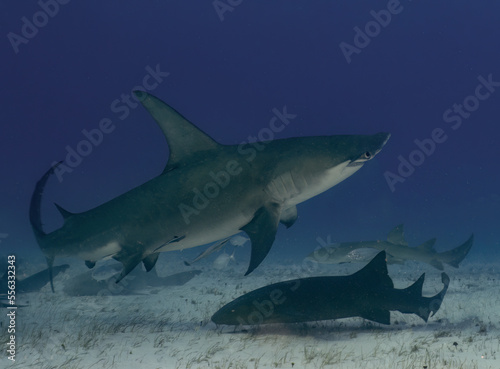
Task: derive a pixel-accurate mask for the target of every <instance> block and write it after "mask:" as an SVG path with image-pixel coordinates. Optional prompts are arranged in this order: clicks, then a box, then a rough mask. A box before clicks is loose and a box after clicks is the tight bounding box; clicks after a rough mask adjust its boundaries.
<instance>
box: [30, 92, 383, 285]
mask: <svg viewBox="0 0 500 369" xmlns="http://www.w3.org/2000/svg"><path fill="white" fill-rule="evenodd" d="M134 93H135V95H136V97H137V98H138V99H139V100H140V101H141V103H142V105H143V106H144V107H145V108H146V109H147V111H148V112H149V113H150V114H151V115H152V117H153V118H154V120H155V121H156V122H157V123H158V125H159V126H160V128H161V130H162V132H163V134H164V136H165V138H166V140H167V143H168V146H169V150H170V155H169V158H168V161H167V164H166V167H165V169H164V170H163V172H162V173H161V174H160V175H158V176H157V177H155V178H153V179H151V180H150V181H148V182H146V183H144V184H142V185H140V186H138V187H136V188H134V189H132V190H130V191H128V192H126V193H124V194H122V195H120V196H118V197H115V198H113V199H112V200H110V201H108V202H106V203H104V204H102V205H99V206H97V207H95V208H93V209H90V210H87V211H84V212H81V213H71V212H69V211H67V210H65V209H63V208H62V207H61V206H58V205H56V206H57V208H58V210H59V211H60V212H61V214H62V216H63V217H64V224H63V226H62V227H61V228H59V229H56V230H54V231H52V232H50V233H46V232H45V231H44V230H43V227H42V221H41V202H42V193H43V189H44V187H45V184H46V182H47V180H48V179H49V177H50V176H51V174H53V173H54V172H55V171H56V170H57V166H54V167H52V168H50V169H49V171H47V173H45V175H44V176H43V177H42V179H40V181H38V183H37V185H36V187H35V191H34V193H33V196H32V199H31V205H30V222H31V225H32V228H33V232H34V234H35V237H36V239H37V242H38V244H39V246H40V248H41V250H42V252H43V254H44V256H45V258H46V260H47V264H48V266H49V270H50V269H51V267H52V265H53V262H54V259H55V257H56V256H58V257H78V258H80V259H83V260H85V262H86V265H87V266H88V267H90V268H92V267H93V266H94V265H95V263H96V262H97V261H98V260H101V259H104V258H113V259H115V260H118V261H119V262H121V263H122V264H123V269H122V272H121V274H120V276H119V277H118V278H117V282H119V281H120V280H121V279H122V278H123V277H125V276H126V275H127V274H128V273H129V272H130V271H132V270H133V269H134V268H135V267H136V266H137V265H138V264H139V263H140V262H143V264H144V266H145V268H146V270H147V271H149V270H151V269H152V268H153V267H154V265H155V263H156V261H157V259H158V255H159V253H160V252H165V251H172V250H182V249H186V248H191V247H195V246H200V245H204V244H208V243H211V242H215V241H217V240H221V239H224V238H227V237H230V236H232V235H235V234H237V233H239V232H241V231H244V232H246V233H247V235H248V236H249V238H250V241H251V244H252V249H251V255H250V264H249V267H248V270H247V271H246V273H245V275H247V274H249V273H251V272H252V271H253V270H254V269H255V268H256V267H257V266H258V265H259V264H260V263H261V262H262V260H263V259H264V258H265V256H266V255H267V254H268V252H269V250H270V248H271V246H272V244H273V242H274V239H275V236H276V231H277V229H278V225H279V223H280V222H281V223H283V224H284V225H285V226H287V227H290V226H291V225H292V224H293V223H294V222H295V220H296V219H297V208H296V205H297V204H299V203H301V202H303V201H306V200H308V199H310V198H312V197H314V196H316V195H318V194H320V193H322V192H324V191H326V190H328V189H329V188H331V187H333V186H335V185H336V184H338V183H339V182H341V181H343V180H345V179H346V178H348V177H350V176H351V175H353V174H354V173H355V172H357V171H358V170H359V169H360V168H361V167H362V166H363V165H364V164H365V163H366V162H367V161H369V160H371V159H373V158H374V157H375V155H377V153H378V152H379V151H380V150H381V149H382V147H383V146H384V145H385V143H386V142H387V140H388V139H389V137H390V134H388V133H377V134H374V135H335V136H317V137H300V138H288V139H280V140H273V141H264V142H254V143H242V144H240V145H223V144H220V143H217V142H216V141H214V140H213V139H212V138H211V137H209V136H208V135H207V134H205V133H204V132H202V131H201V130H200V129H198V128H197V127H196V126H195V125H193V124H192V123H191V122H189V121H188V120H187V119H186V118H184V117H183V116H182V115H180V114H179V113H178V112H177V111H175V110H174V109H173V108H171V107H170V106H169V105H167V104H165V103H164V102H163V101H161V100H159V99H158V98H156V97H154V96H152V95H150V94H148V93H146V92H142V91H135V92H134Z"/></svg>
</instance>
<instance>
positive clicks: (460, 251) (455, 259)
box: [438, 234, 474, 268]
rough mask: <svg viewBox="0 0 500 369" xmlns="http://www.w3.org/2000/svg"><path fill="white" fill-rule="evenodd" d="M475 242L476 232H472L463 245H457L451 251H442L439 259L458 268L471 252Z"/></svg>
mask: <svg viewBox="0 0 500 369" xmlns="http://www.w3.org/2000/svg"><path fill="white" fill-rule="evenodd" d="M473 242H474V234H472V235H471V236H470V237H469V239H468V240H467V241H465V242H464V243H463V244H462V245H460V246H458V247H455V248H454V249H451V250H449V251H445V252H440V253H439V254H438V256H439V259H440V260H441V261H442V262H443V263H446V264H448V265H451V266H452V267H454V268H458V265H459V264H460V263H461V262H462V260H464V259H465V257H466V256H467V254H468V253H469V251H470V249H471V247H472V243H473Z"/></svg>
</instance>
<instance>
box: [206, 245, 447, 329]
mask: <svg viewBox="0 0 500 369" xmlns="http://www.w3.org/2000/svg"><path fill="white" fill-rule="evenodd" d="M385 257H386V254H385V252H384V251H381V252H380V253H378V254H377V255H376V256H375V257H374V258H373V259H372V261H370V262H369V263H368V265H366V266H365V267H364V268H363V269H361V270H360V271H358V272H357V273H354V274H351V275H348V276H332V277H310V278H301V279H294V280H291V281H285V282H279V283H274V284H271V285H269V286H266V287H262V288H259V289H256V290H254V291H252V292H248V293H246V294H244V295H243V296H240V297H238V298H237V299H236V300H233V301H231V302H230V303H228V304H226V305H224V306H223V307H222V308H220V309H219V310H218V311H217V312H216V313H215V314H214V315H213V316H212V321H213V322H214V323H216V324H227V325H256V324H269V323H302V322H312V321H318V320H330V319H340V318H350V317H357V316H359V317H362V318H364V319H368V320H372V321H374V322H377V323H381V324H390V323H391V316H390V311H391V310H397V311H400V312H401V313H405V314H416V315H418V316H419V317H420V318H422V319H423V320H424V321H425V322H427V320H428V319H429V317H430V316H432V315H434V314H435V313H436V312H437V311H438V310H439V308H440V307H441V303H442V302H443V298H444V296H445V295H446V291H447V290H448V286H449V284H450V278H449V277H448V275H447V274H446V273H441V281H442V282H443V284H444V287H443V289H442V290H441V292H439V293H438V294H437V295H435V296H433V297H424V296H422V286H423V284H424V279H425V273H424V274H422V275H421V276H420V278H419V279H418V280H417V281H416V282H415V283H413V284H412V285H411V286H409V287H407V288H405V289H396V288H394V283H393V282H392V279H391V278H390V277H389V274H388V273H387V264H386V262H385Z"/></svg>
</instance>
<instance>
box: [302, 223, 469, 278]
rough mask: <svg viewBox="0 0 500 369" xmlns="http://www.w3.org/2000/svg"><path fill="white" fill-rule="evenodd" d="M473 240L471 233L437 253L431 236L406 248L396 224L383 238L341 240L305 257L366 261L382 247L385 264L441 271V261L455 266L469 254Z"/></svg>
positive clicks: (323, 260)
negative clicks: (424, 265) (422, 265)
mask: <svg viewBox="0 0 500 369" xmlns="http://www.w3.org/2000/svg"><path fill="white" fill-rule="evenodd" d="M473 242H474V235H471V236H470V237H469V239H468V240H467V241H465V242H464V243H463V244H462V245H460V246H458V247H455V248H454V249H451V250H449V251H444V252H437V251H436V250H435V249H434V244H435V243H436V239H435V238H432V239H430V240H429V241H426V242H424V243H423V244H421V245H420V246H417V247H409V246H408V243H407V242H406V240H405V237H404V228H403V224H400V225H398V226H397V227H395V228H394V229H393V230H392V231H391V232H390V233H389V235H388V237H387V240H376V241H361V242H342V243H339V244H336V245H333V246H330V247H322V248H320V249H318V250H315V251H314V252H312V253H311V254H309V255H308V256H307V257H306V260H309V261H314V262H317V263H321V264H342V263H354V262H367V261H368V260H370V258H371V257H372V256H373V254H374V253H377V252H378V251H382V250H384V251H385V252H386V254H387V262H388V263H389V264H402V263H404V262H405V261H409V260H412V261H418V262H422V263H427V264H429V265H432V266H433V267H434V268H436V269H438V270H444V266H443V264H447V265H450V266H452V267H454V268H458V265H459V264H460V263H461V262H462V261H463V260H464V259H465V257H466V256H467V254H468V253H469V251H470V249H471V247H472V243H473Z"/></svg>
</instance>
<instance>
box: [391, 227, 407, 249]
mask: <svg viewBox="0 0 500 369" xmlns="http://www.w3.org/2000/svg"><path fill="white" fill-rule="evenodd" d="M387 241H389V242H390V243H393V244H396V245H403V246H408V242H406V240H405V232H404V225H403V224H399V225H398V226H396V227H394V229H393V230H392V231H390V232H389V235H388V236H387Z"/></svg>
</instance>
